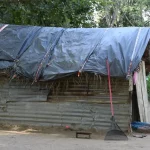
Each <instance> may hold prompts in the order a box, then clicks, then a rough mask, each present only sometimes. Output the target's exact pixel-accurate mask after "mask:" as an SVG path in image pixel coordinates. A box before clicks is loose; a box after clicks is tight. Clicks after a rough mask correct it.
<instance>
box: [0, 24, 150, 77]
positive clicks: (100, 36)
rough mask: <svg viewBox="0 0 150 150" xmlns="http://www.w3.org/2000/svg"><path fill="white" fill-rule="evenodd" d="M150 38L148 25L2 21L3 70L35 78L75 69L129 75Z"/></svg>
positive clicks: (0, 65) (0, 61) (0, 56)
mask: <svg viewBox="0 0 150 150" xmlns="http://www.w3.org/2000/svg"><path fill="white" fill-rule="evenodd" d="M149 40H150V28H149V27H126V28H56V27H38V26H17V25H4V24H0V69H7V68H11V69H12V70H13V71H14V72H15V73H16V74H21V75H23V76H25V77H28V78H31V79H33V80H38V79H42V80H50V79H55V78H60V77H63V76H66V75H68V74H73V73H76V72H93V73H97V74H103V75H107V69H106V59H108V60H109V63H110V71H111V76H119V77H126V76H127V74H131V73H132V72H133V71H134V69H135V68H136V67H137V66H138V64H139V62H140V61H141V58H142V56H143V54H144V51H145V49H146V46H147V44H148V42H149Z"/></svg>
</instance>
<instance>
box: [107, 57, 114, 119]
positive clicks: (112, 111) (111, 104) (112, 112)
mask: <svg viewBox="0 0 150 150" xmlns="http://www.w3.org/2000/svg"><path fill="white" fill-rule="evenodd" d="M106 64H107V73H108V85H109V98H110V109H111V114H112V116H114V107H113V102H112V91H111V82H110V66H109V62H108V59H107V60H106Z"/></svg>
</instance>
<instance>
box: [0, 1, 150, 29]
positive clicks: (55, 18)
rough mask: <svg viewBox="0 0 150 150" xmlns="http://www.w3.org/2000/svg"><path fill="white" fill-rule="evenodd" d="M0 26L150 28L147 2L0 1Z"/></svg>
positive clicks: (149, 7) (148, 3)
mask: <svg viewBox="0 0 150 150" xmlns="http://www.w3.org/2000/svg"><path fill="white" fill-rule="evenodd" d="M95 12H97V14H95ZM143 14H144V15H143ZM0 22H1V23H8V24H22V25H40V26H56V27H59V26H61V27H119V26H149V25H150V0H0Z"/></svg>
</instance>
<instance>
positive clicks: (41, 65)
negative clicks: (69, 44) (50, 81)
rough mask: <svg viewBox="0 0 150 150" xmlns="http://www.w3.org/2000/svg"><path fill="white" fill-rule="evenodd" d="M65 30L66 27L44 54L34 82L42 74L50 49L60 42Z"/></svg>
mask: <svg viewBox="0 0 150 150" xmlns="http://www.w3.org/2000/svg"><path fill="white" fill-rule="evenodd" d="M64 31H65V29H62V31H61V33H59V34H58V35H57V37H56V38H55V42H54V44H53V45H52V46H51V47H50V49H49V50H48V51H47V52H46V54H45V55H44V57H43V59H42V60H41V63H40V64H39V66H38V69H37V71H36V73H35V78H34V80H33V83H34V82H37V80H38V78H39V76H40V71H41V69H42V67H43V64H44V61H45V59H46V58H47V57H49V53H50V51H51V50H54V48H55V47H56V45H57V43H58V41H59V39H60V37H61V36H62V35H63V33H64ZM51 56H52V53H51ZM33 83H32V84H33Z"/></svg>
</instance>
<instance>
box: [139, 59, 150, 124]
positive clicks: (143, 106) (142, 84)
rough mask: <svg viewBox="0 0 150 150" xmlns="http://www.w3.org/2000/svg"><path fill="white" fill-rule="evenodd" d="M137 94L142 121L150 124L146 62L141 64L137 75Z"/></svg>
mask: <svg viewBox="0 0 150 150" xmlns="http://www.w3.org/2000/svg"><path fill="white" fill-rule="evenodd" d="M136 92H137V101H138V107H139V114H140V121H141V122H147V123H150V103H149V101H148V94H147V84H146V73H145V62H144V61H142V62H141V64H140V71H139V72H138V74H137V81H136Z"/></svg>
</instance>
